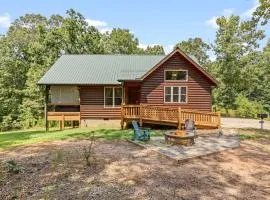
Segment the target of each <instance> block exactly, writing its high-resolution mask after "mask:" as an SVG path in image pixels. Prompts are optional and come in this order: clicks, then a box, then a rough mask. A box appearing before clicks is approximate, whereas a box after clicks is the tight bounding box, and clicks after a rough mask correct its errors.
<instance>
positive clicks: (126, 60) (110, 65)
mask: <svg viewBox="0 0 270 200" xmlns="http://www.w3.org/2000/svg"><path fill="white" fill-rule="evenodd" d="M163 58H165V55H164V56H152V55H63V56H61V57H60V58H59V59H58V60H57V61H56V62H55V64H54V65H53V66H52V67H51V68H50V69H49V70H48V71H47V73H46V74H45V75H44V76H43V77H42V78H41V79H40V80H39V81H38V84H43V85H87V84H119V81H118V80H135V79H139V78H141V77H142V76H143V75H144V74H145V73H146V72H148V71H149V70H150V69H151V68H152V67H154V66H155V65H156V64H157V63H159V62H160V61H161V60H162V59H163Z"/></svg>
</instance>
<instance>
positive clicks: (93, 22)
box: [85, 19, 107, 27]
mask: <svg viewBox="0 0 270 200" xmlns="http://www.w3.org/2000/svg"><path fill="white" fill-rule="evenodd" d="M85 21H86V22H87V23H88V25H89V26H94V27H105V26H107V23H106V22H104V21H101V20H93V19H85Z"/></svg>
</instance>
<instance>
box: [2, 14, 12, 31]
mask: <svg viewBox="0 0 270 200" xmlns="http://www.w3.org/2000/svg"><path fill="white" fill-rule="evenodd" d="M10 24H11V17H10V14H8V13H5V14H4V15H2V16H0V26H1V27H3V28H8V27H9V26H10Z"/></svg>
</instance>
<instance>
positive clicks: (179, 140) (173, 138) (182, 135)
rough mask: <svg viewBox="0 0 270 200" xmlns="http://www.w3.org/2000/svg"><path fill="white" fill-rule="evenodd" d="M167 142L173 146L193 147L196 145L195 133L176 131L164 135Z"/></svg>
mask: <svg viewBox="0 0 270 200" xmlns="http://www.w3.org/2000/svg"><path fill="white" fill-rule="evenodd" d="M164 135H165V142H166V143H167V144H173V145H185V146H191V145H193V144H194V137H195V135H194V133H189V134H186V131H181V130H176V131H167V132H165V133H164Z"/></svg>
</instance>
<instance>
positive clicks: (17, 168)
mask: <svg viewBox="0 0 270 200" xmlns="http://www.w3.org/2000/svg"><path fill="white" fill-rule="evenodd" d="M4 166H5V168H6V169H7V171H8V172H13V173H16V174H18V173H23V172H24V168H23V167H22V166H21V165H20V164H18V163H17V162H16V161H15V160H8V161H6V162H5V163H4Z"/></svg>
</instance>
